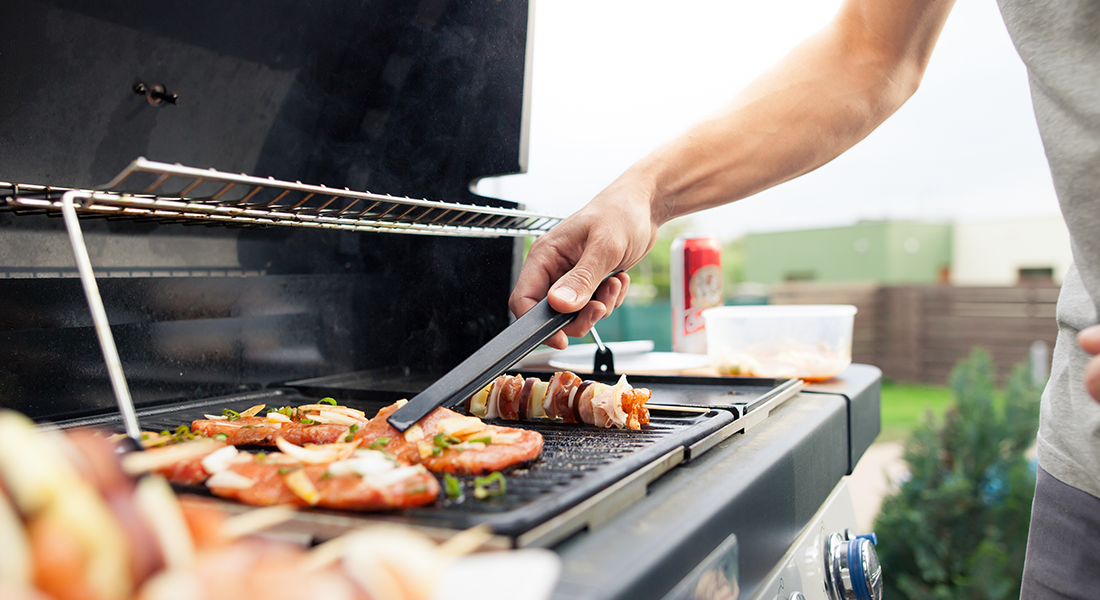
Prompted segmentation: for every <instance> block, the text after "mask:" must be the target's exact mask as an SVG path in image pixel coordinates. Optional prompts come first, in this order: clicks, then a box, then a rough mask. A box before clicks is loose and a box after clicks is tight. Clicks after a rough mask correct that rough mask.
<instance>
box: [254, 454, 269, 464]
mask: <svg viewBox="0 0 1100 600" xmlns="http://www.w3.org/2000/svg"><path fill="white" fill-rule="evenodd" d="M266 458H267V452H257V453H256V462H264V459H266Z"/></svg>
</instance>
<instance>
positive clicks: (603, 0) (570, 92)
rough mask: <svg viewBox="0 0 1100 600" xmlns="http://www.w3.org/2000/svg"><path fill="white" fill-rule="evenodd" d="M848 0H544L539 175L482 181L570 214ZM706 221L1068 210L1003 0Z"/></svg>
mask: <svg viewBox="0 0 1100 600" xmlns="http://www.w3.org/2000/svg"><path fill="white" fill-rule="evenodd" d="M839 4H840V3H839V2H838V1H836V0H768V1H766V2H761V1H760V0H726V1H718V0H678V1H676V2H670V1H667V0H656V1H654V0H538V1H537V2H536V3H535V10H536V12H535V51H534V79H533V85H534V93H533V96H532V107H531V108H532V113H531V144H530V156H529V161H528V172H527V173H526V174H523V175H513V176H507V177H501V178H495V179H492V180H483V181H482V183H481V184H480V185H479V188H478V190H479V192H481V193H483V194H486V195H490V196H497V197H501V198H506V199H509V200H515V201H518V202H522V203H524V204H526V205H527V206H528V208H530V209H532V210H538V211H542V212H548V213H552V214H557V215H561V216H566V215H568V214H571V213H572V212H574V211H576V210H577V209H578V208H580V207H581V206H583V205H584V204H585V203H586V202H587V201H588V200H589V199H590V198H591V197H592V196H593V195H595V194H596V193H598V192H599V191H600V190H601V189H603V188H604V187H605V186H606V185H607V184H608V183H610V182H611V181H612V180H613V179H614V178H615V177H617V176H618V175H619V173H621V172H622V171H623V170H624V169H625V168H627V167H628V166H629V165H630V164H632V163H633V162H634V161H636V160H637V159H638V158H640V157H641V156H643V155H645V154H646V153H647V152H648V151H649V150H651V149H652V148H654V147H656V146H657V145H659V144H660V143H661V142H663V141H665V140H667V139H669V138H671V137H673V136H675V135H676V134H678V133H679V132H681V131H683V130H684V129H685V128H686V127H687V126H689V125H690V124H691V123H693V122H695V121H697V120H699V119H700V118H702V117H704V116H706V115H707V114H709V113H711V112H713V111H714V110H716V109H718V108H719V107H721V106H722V105H724V104H726V103H727V102H729V101H730V100H731V99H732V98H733V97H734V96H735V95H736V94H737V92H738V91H739V90H740V89H741V88H743V87H744V86H745V85H746V84H747V83H748V82H750V81H751V80H752V79H753V78H755V77H756V76H757V75H759V74H760V73H761V72H762V71H764V70H765V69H766V68H767V67H769V66H770V65H771V64H773V63H774V62H775V61H777V60H778V59H779V58H780V57H782V56H783V55H784V54H785V53H786V52H787V51H788V50H789V49H790V48H791V47H793V46H794V45H795V44H796V43H797V42H798V41H800V40H801V39H803V38H804V37H806V36H807V35H808V34H809V33H811V32H812V31H814V30H816V29H818V28H819V27H821V26H822V25H823V24H824V23H825V22H826V21H827V20H828V19H829V18H830V17H831V16H832V14H833V13H834V12H835V11H836V9H837V7H838V6H839ZM703 214H705V215H706V218H705V219H699V218H696V219H694V220H693V226H692V230H693V231H696V232H699V233H706V234H712V235H717V236H719V237H720V238H723V239H732V238H735V237H739V236H741V235H743V234H744V233H746V232H758V231H778V230H787V229H802V228H813V227H826V226H838V225H848V224H852V223H855V222H856V221H858V220H860V219H921V220H928V221H951V220H953V221H968V222H973V221H991V220H1005V219H1018V218H1032V217H1037V216H1057V215H1058V214H1059V213H1058V207H1057V203H1056V201H1055V197H1054V189H1053V185H1052V184H1051V180H1050V173H1049V171H1048V169H1047V163H1046V157H1045V156H1044V154H1043V149H1042V143H1041V141H1040V139H1039V134H1038V130H1037V128H1036V125H1035V119H1034V115H1033V113H1032V108H1031V98H1030V95H1029V93H1028V86H1027V75H1026V71H1025V69H1024V66H1023V63H1022V62H1021V61H1020V59H1019V57H1018V56H1017V54H1016V51H1015V49H1014V48H1013V46H1012V43H1011V41H1010V40H1009V38H1008V33H1007V32H1006V30H1005V26H1004V23H1003V21H1002V20H1001V16H1000V13H999V12H998V9H997V5H996V2H995V0H958V3H957V4H956V6H955V9H954V11H953V13H952V15H951V17H950V18H949V19H948V21H947V26H946V27H945V29H944V32H943V35H942V36H941V38H940V41H939V44H938V45H937V48H936V51H935V54H934V55H933V57H932V62H931V64H930V65H929V67H928V71H927V73H926V74H925V77H924V81H923V83H922V84H921V88H920V90H919V91H918V92H917V94H916V95H915V96H914V97H913V98H911V99H910V100H909V102H908V103H907V104H906V105H905V106H903V107H902V108H901V110H899V111H898V112H897V113H896V114H895V115H894V116H893V117H891V118H890V119H889V120H888V121H887V122H886V123H885V124H884V125H882V126H881V127H880V128H879V129H878V130H877V131H875V132H874V133H872V134H871V135H870V136H869V137H868V138H867V139H865V140H864V141H863V142H861V143H859V144H858V145H857V146H856V147H855V148H853V149H852V150H850V151H848V152H847V153H846V154H845V155H844V156H841V157H840V158H838V159H836V160H835V161H833V162H832V163H830V164H828V165H826V166H824V167H822V168H821V169H818V170H817V171H815V172H813V173H810V174H808V175H805V176H803V177H801V178H800V179H797V180H794V181H792V182H789V183H786V184H784V185H781V186H779V187H777V188H774V189H772V190H769V191H766V192H764V193H761V194H758V195H757V196H754V197H752V198H749V199H746V200H742V201H740V202H737V203H734V204H732V205H728V206H725V207H721V208H718V209H712V210H711V211H708V212H706V213H703Z"/></svg>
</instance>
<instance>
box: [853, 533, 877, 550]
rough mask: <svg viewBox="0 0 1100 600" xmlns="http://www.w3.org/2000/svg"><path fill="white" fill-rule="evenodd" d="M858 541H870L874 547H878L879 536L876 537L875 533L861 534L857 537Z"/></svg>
mask: <svg viewBox="0 0 1100 600" xmlns="http://www.w3.org/2000/svg"><path fill="white" fill-rule="evenodd" d="M856 539H860V540H870V541H871V544H872V545H874V546H877V545H878V536H877V535H875V532H873V531H872V532H871V533H861V534H859V535H857V536H856Z"/></svg>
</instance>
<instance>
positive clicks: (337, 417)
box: [309, 410, 363, 426]
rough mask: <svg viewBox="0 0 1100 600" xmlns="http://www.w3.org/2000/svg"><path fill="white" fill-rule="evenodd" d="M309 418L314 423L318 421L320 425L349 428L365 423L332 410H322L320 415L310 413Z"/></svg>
mask: <svg viewBox="0 0 1100 600" xmlns="http://www.w3.org/2000/svg"><path fill="white" fill-rule="evenodd" d="M309 418H310V419H311V420H313V421H317V422H318V423H329V424H332V425H348V426H351V425H359V424H360V423H362V422H363V420H362V419H356V418H353V417H349V416H347V415H344V414H340V413H338V412H335V411H331V410H322V411H321V412H320V413H318V414H313V413H310V414H309Z"/></svg>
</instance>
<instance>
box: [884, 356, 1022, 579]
mask: <svg viewBox="0 0 1100 600" xmlns="http://www.w3.org/2000/svg"><path fill="white" fill-rule="evenodd" d="M994 375H995V372H994V367H993V364H992V361H991V359H990V357H989V354H988V353H987V352H985V351H984V350H980V349H975V350H974V351H973V352H972V353H971V355H970V357H969V358H968V359H966V360H963V361H960V362H959V363H958V364H957V365H955V368H954V369H953V370H952V372H951V377H950V387H951V391H952V394H953V396H954V401H953V404H952V405H951V406H949V407H948V409H947V411H946V413H945V414H944V418H943V421H942V423H938V422H937V420H936V419H935V417H934V416H933V415H931V414H929V415H927V416H926V418H925V421H924V422H923V423H922V425H920V426H919V427H918V428H917V429H916V430H914V432H913V435H912V437H911V438H910V439H909V440H908V441H907V442H906V445H905V460H906V461H908V463H909V477H908V479H907V480H906V481H905V482H904V483H903V484H902V485H901V487H900V489H899V490H898V492H897V494H895V495H893V496H891V497H888V498H887V499H886V500H885V501H884V502H883V505H882V510H881V512H880V513H879V516H878V518H877V519H876V521H875V532H876V533H877V534H878V539H879V546H878V548H877V550H878V554H879V558H880V560H881V561H882V572H883V577H884V584H885V586H884V592H885V594H884V597H886V598H909V599H910V600H923V599H933V598H934V599H937V600H947V599H956V598H959V599H961V598H967V599H970V598H974V599H978V598H982V599H985V598H989V599H999V598H1016V597H1018V596H1019V593H1020V573H1021V571H1022V570H1023V564H1024V549H1025V547H1026V544H1027V528H1028V521H1029V518H1030V514H1031V499H1032V496H1033V495H1034V492H1035V473H1034V471H1033V467H1032V465H1031V464H1030V463H1029V461H1028V460H1027V458H1026V457H1025V452H1026V450H1027V448H1028V447H1030V446H1031V445H1032V443H1033V442H1034V441H1035V432H1036V430H1037V428H1038V423H1039V402H1038V399H1039V390H1038V389H1037V388H1035V387H1034V386H1033V385H1032V382H1031V377H1030V370H1029V369H1028V368H1027V367H1026V366H1025V365H1019V366H1017V367H1016V368H1015V369H1014V370H1013V372H1012V375H1011V376H1010V377H1009V379H1008V381H1007V382H1006V384H1005V390H1004V394H1003V399H1000V401H998V396H999V395H998V393H997V391H996V389H995V387H994Z"/></svg>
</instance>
